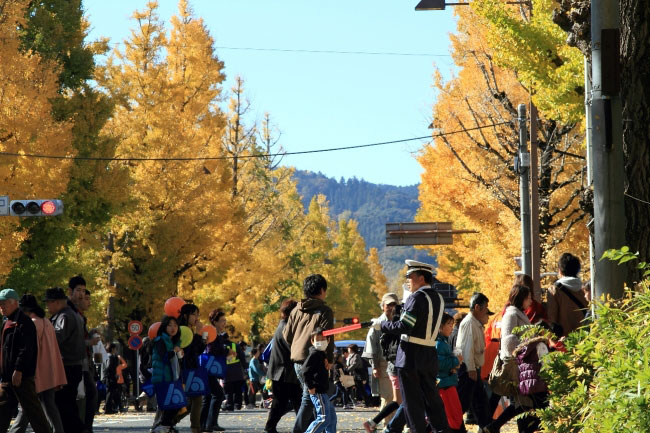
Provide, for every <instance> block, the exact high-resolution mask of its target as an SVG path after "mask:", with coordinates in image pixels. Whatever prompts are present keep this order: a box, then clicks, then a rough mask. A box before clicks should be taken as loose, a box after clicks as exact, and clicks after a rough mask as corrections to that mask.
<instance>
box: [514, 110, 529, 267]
mask: <svg viewBox="0 0 650 433" xmlns="http://www.w3.org/2000/svg"><path fill="white" fill-rule="evenodd" d="M517 113H518V114H519V117H518V119H517V120H518V121H519V152H518V155H517V158H516V159H515V168H516V169H517V171H518V172H519V217H520V219H521V270H522V271H523V273H524V274H526V275H532V272H531V263H532V261H531V255H530V253H531V248H530V231H531V230H530V229H531V225H530V191H529V184H528V182H529V179H528V172H529V168H530V153H528V146H527V143H528V133H527V130H526V105H525V104H519V107H518V110H517Z"/></svg>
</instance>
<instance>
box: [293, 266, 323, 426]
mask: <svg viewBox="0 0 650 433" xmlns="http://www.w3.org/2000/svg"><path fill="white" fill-rule="evenodd" d="M302 290H303V293H304V294H305V299H303V300H302V301H300V302H299V303H298V305H296V308H294V309H293V311H292V312H291V314H290V315H289V320H287V325H286V326H285V328H284V331H282V336H283V337H284V339H285V340H286V341H287V343H288V344H289V346H290V347H291V360H292V361H293V362H294V368H295V370H296V375H297V376H298V380H300V381H301V385H302V387H303V391H302V401H301V403H300V409H299V410H298V414H297V415H296V423H295V424H294V426H293V431H294V433H303V432H304V431H305V430H307V427H308V426H309V424H311V422H312V421H313V420H314V418H315V417H316V414H315V413H314V405H313V404H312V402H311V398H310V397H309V390H308V389H307V387H306V386H305V384H304V381H303V380H302V374H301V370H302V364H303V363H304V362H305V359H306V358H307V355H308V354H309V348H310V347H311V333H312V332H313V331H314V329H316V328H321V329H323V330H328V329H332V327H333V326H334V313H333V312H332V309H331V308H330V307H328V306H327V304H326V303H325V297H326V296H327V281H326V280H325V278H324V277H323V276H322V275H320V274H312V275H309V276H308V277H307V278H305V281H304V282H303V285H302ZM325 354H326V355H327V361H328V362H329V363H332V362H334V338H333V337H328V345H327V349H326V350H325Z"/></svg>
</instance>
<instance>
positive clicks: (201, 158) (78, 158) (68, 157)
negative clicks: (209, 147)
mask: <svg viewBox="0 0 650 433" xmlns="http://www.w3.org/2000/svg"><path fill="white" fill-rule="evenodd" d="M506 124H512V122H509V121H504V122H499V123H491V124H489V125H482V126H476V127H474V128H463V129H459V130H456V131H449V132H443V133H438V134H432V135H425V136H423V137H413V138H404V139H401V140H391V141H382V142H379V143H369V144H358V145H355V146H341V147H332V148H326V149H314V150H301V151H295V152H279V153H262V154H253V155H238V156H231V155H226V156H196V157H162V158H151V157H123V158H119V157H117V158H116V157H101V156H71V155H45V154H37V153H20V152H0V156H17V157H24V158H41V159H60V160H72V161H124V162H131V161H133V162H135V161H215V160H229V159H234V158H238V159H252V158H270V157H274V156H292V155H307V154H312V153H324V152H336V151H340V150H350V149H362V148H366V147H376V146H383V145H386V144H396V143H406V142H409V141H416V140H425V139H430V138H436V137H443V136H446V135H453V134H460V133H462V132H470V131H476V130H479V129H484V128H493V127H495V126H500V125H506Z"/></svg>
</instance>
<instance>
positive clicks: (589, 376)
mask: <svg viewBox="0 0 650 433" xmlns="http://www.w3.org/2000/svg"><path fill="white" fill-rule="evenodd" d="M606 257H607V258H609V259H612V260H617V261H619V263H625V262H626V261H629V260H634V259H637V255H636V254H632V253H630V252H629V250H628V249H621V250H614V251H610V252H608V253H606ZM639 268H640V269H647V268H648V265H647V264H645V263H640V264H639ZM645 275H646V276H647V275H648V272H646V273H645ZM594 304H595V310H594V311H595V317H596V318H595V319H594V320H593V322H592V323H591V324H590V326H589V328H583V329H580V330H578V331H576V332H574V333H572V334H570V335H569V336H568V338H567V341H566V342H565V346H566V348H567V352H566V353H560V352H554V353H551V354H550V355H549V356H548V358H547V361H546V362H545V363H544V366H543V368H542V376H543V377H544V379H545V380H546V381H547V383H548V385H549V389H550V393H551V396H550V406H549V407H548V408H547V409H544V410H538V411H537V414H538V416H539V417H540V418H541V420H542V427H543V429H544V431H546V432H553V433H569V432H571V433H574V432H575V433H577V432H581V433H600V432H615V433H619V432H620V433H627V432H629V433H641V432H650V290H649V281H648V280H646V281H645V282H643V283H641V284H639V285H638V286H637V287H636V288H635V290H627V291H626V293H625V297H624V298H623V299H621V300H611V299H608V300H603V301H601V302H595V303H594Z"/></svg>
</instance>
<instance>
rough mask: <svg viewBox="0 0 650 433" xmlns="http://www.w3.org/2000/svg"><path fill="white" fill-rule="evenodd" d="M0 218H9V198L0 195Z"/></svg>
mask: <svg viewBox="0 0 650 433" xmlns="http://www.w3.org/2000/svg"><path fill="white" fill-rule="evenodd" d="M0 216H9V196H8V195H0Z"/></svg>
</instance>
